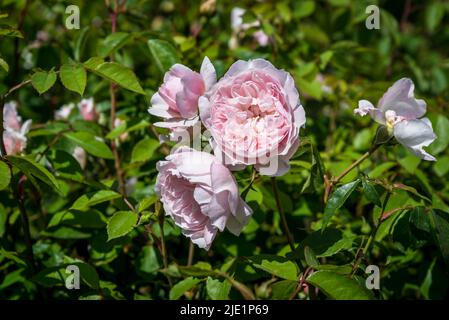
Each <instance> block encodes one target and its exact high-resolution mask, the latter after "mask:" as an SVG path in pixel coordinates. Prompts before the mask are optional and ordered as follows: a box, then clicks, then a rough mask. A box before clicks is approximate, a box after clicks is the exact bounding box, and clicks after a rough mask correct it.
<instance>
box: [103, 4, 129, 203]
mask: <svg viewBox="0 0 449 320" xmlns="http://www.w3.org/2000/svg"><path fill="white" fill-rule="evenodd" d="M106 5H108V1H106ZM108 9H109V15H110V17H111V33H115V32H116V31H117V18H118V15H119V14H120V10H119V5H118V2H117V0H115V1H114V8H111V7H109V6H108ZM109 60H110V61H111V62H112V61H113V60H114V57H113V54H111V55H110V56H109ZM116 89H117V87H116V85H115V84H114V83H111V85H110V88H109V94H110V96H111V114H110V124H109V126H110V130H111V131H112V130H114V124H115V118H116V110H117V98H116ZM111 150H112V154H113V155H114V165H115V170H116V171H117V178H118V183H119V190H120V193H121V194H122V196H123V197H124V198H125V199H126V183H125V174H124V172H123V169H122V164H121V161H120V155H119V153H118V150H117V141H116V139H111Z"/></svg>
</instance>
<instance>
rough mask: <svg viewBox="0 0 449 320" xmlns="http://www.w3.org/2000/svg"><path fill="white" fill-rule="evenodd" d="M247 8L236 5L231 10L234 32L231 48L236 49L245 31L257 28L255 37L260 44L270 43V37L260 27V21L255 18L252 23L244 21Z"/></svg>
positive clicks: (262, 45) (263, 45)
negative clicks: (239, 38) (240, 36)
mask: <svg viewBox="0 0 449 320" xmlns="http://www.w3.org/2000/svg"><path fill="white" fill-rule="evenodd" d="M245 12H246V10H245V9H243V8H239V7H235V8H233V9H232V11H231V28H232V31H233V34H232V36H231V39H230V41H229V47H230V48H231V49H235V48H236V47H237V46H238V37H239V35H240V34H242V33H243V32H244V31H246V30H248V29H251V28H257V30H256V31H255V32H254V33H253V38H254V39H255V40H256V41H257V43H258V44H259V46H261V47H265V46H267V45H268V44H269V42H270V38H269V37H268V35H267V34H266V33H265V32H264V31H263V30H262V29H261V28H260V21H259V20H255V21H253V22H251V23H247V22H243V16H244V15H245Z"/></svg>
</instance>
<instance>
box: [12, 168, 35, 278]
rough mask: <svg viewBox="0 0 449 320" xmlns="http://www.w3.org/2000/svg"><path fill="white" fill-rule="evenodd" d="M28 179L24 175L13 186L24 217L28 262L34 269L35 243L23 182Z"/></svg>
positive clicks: (21, 214)
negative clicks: (32, 238) (31, 231)
mask: <svg viewBox="0 0 449 320" xmlns="http://www.w3.org/2000/svg"><path fill="white" fill-rule="evenodd" d="M25 181H26V177H25V176H24V175H22V176H21V177H20V178H19V181H18V182H17V184H15V185H14V186H13V189H14V196H15V198H16V200H17V203H18V205H19V211H20V217H21V219H22V227H23V236H24V240H25V245H26V256H27V260H28V263H29V265H30V267H31V270H32V271H34V270H35V268H36V265H35V259H34V253H33V243H32V240H31V233H30V222H29V220H28V215H27V212H26V209H25V200H24V197H25V195H24V190H23V184H24V183H25Z"/></svg>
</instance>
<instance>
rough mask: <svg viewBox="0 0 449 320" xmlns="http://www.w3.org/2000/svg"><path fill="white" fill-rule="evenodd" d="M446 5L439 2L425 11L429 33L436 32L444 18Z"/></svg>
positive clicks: (428, 6) (430, 4)
mask: <svg viewBox="0 0 449 320" xmlns="http://www.w3.org/2000/svg"><path fill="white" fill-rule="evenodd" d="M444 9H445V8H444V5H443V4H442V3H439V2H434V3H429V4H428V5H427V6H426V9H425V11H424V13H425V15H424V16H425V25H426V28H427V31H429V32H434V31H435V30H436V28H437V27H438V26H439V25H440V23H441V20H442V19H443V17H444V12H445V10H444Z"/></svg>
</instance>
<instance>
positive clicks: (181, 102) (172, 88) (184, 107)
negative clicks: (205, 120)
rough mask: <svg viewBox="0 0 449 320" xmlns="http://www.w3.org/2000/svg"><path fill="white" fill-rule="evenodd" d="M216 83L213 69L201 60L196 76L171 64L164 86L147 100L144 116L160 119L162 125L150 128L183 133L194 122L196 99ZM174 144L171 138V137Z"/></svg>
mask: <svg viewBox="0 0 449 320" xmlns="http://www.w3.org/2000/svg"><path fill="white" fill-rule="evenodd" d="M216 81H217V77H216V74H215V68H214V66H213V65H212V63H211V62H210V60H209V59H208V58H207V57H205V58H204V60H203V63H202V65H201V70H200V73H198V72H195V71H192V70H191V69H189V68H188V67H186V66H184V65H182V64H175V65H173V66H172V67H171V69H170V70H169V71H168V72H167V73H166V74H165V76H164V83H163V84H162V85H161V87H160V88H159V90H158V92H156V93H155V94H154V95H153V97H152V98H151V107H150V108H149V109H148V112H149V113H150V114H152V115H154V116H158V117H161V118H164V122H156V123H155V124H154V125H155V126H158V127H161V128H169V129H170V130H171V131H176V130H179V129H181V130H183V129H186V128H189V127H192V126H194V125H195V124H196V123H197V122H198V98H199V97H200V96H201V95H203V94H204V93H205V92H206V91H207V90H209V89H210V88H211V87H212V86H213V85H214V84H215V82H216ZM171 138H172V140H174V139H173V138H174V135H171Z"/></svg>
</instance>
